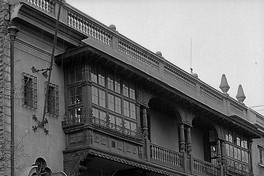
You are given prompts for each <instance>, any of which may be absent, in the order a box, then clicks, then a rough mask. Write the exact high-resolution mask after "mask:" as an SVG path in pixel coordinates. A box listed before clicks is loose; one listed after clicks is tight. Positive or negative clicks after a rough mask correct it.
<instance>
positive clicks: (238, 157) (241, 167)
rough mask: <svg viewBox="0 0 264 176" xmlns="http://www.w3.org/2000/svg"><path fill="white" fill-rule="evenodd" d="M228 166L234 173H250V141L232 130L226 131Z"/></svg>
mask: <svg viewBox="0 0 264 176" xmlns="http://www.w3.org/2000/svg"><path fill="white" fill-rule="evenodd" d="M225 139H226V154H227V165H228V168H229V170H232V171H234V172H246V173H248V172H249V148H248V140H247V139H246V138H245V137H243V136H241V135H239V134H236V133H235V132H233V131H231V130H225Z"/></svg>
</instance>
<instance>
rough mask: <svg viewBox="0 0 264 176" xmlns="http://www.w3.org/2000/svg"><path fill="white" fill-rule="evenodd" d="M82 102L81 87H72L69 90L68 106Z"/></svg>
mask: <svg viewBox="0 0 264 176" xmlns="http://www.w3.org/2000/svg"><path fill="white" fill-rule="evenodd" d="M81 102H82V87H73V88H70V89H69V104H70V105H74V104H79V103H81Z"/></svg>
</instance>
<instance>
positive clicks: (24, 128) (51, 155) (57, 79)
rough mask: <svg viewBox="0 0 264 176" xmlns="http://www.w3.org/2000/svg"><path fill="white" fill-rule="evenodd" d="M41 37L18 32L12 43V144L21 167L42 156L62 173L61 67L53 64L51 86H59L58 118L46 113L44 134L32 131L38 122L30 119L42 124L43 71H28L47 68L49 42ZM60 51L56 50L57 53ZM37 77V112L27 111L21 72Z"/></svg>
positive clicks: (63, 145)
mask: <svg viewBox="0 0 264 176" xmlns="http://www.w3.org/2000/svg"><path fill="white" fill-rule="evenodd" d="M44 39H45V36H42V38H39V39H38V38H37V36H33V35H32V34H30V33H28V32H26V31H23V30H22V31H19V33H18V34H17V39H16V42H15V141H16V142H21V146H22V151H23V156H22V157H20V158H19V159H20V160H21V162H20V163H21V168H24V167H27V166H30V165H31V164H32V163H34V162H35V159H36V158H37V157H39V156H41V157H43V158H44V159H45V160H46V162H47V165H48V167H50V168H51V170H52V172H58V171H63V153H62V151H63V150H64V149H65V143H66V142H65V136H64V133H63V130H62V127H61V121H62V120H63V118H64V114H65V109H64V102H65V101H64V92H65V91H64V85H63V80H64V76H63V72H62V70H61V68H59V67H57V66H56V65H54V67H53V71H52V77H51V83H53V84H56V85H59V117H53V116H49V115H47V114H46V116H45V117H46V118H47V119H48V124H46V125H45V128H46V129H48V130H49V133H48V134H47V135H46V134H45V132H44V130H43V128H38V129H37V130H36V131H35V132H34V131H33V130H32V126H35V125H37V122H36V121H34V120H33V119H32V116H33V115H36V116H37V119H38V120H39V121H42V116H43V109H44V99H45V82H46V81H47V79H46V78H45V77H44V76H43V75H42V72H39V73H33V72H32V70H31V68H32V66H34V67H35V68H36V69H45V68H48V67H49V65H50V58H51V54H50V53H51V51H52V43H48V42H47V40H44ZM61 51H62V49H59V50H56V53H60V52H61ZM23 72H25V73H27V74H30V75H33V76H36V77H37V109H35V110H33V109H29V108H26V107H24V106H22V105H23V100H22V98H23V89H22V85H23V84H22V78H23V77H22V73H23Z"/></svg>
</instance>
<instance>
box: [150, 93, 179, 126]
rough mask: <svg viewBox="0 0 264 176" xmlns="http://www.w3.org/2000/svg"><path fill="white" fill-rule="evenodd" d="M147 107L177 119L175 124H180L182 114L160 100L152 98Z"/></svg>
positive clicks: (166, 102) (171, 105)
mask: <svg viewBox="0 0 264 176" xmlns="http://www.w3.org/2000/svg"><path fill="white" fill-rule="evenodd" d="M148 107H149V108H150V109H154V110H156V111H158V112H161V113H162V114H165V115H168V116H170V117H172V116H173V117H177V122H178V123H182V112H181V110H179V109H178V108H177V107H175V106H174V105H173V104H171V103H169V102H168V101H166V100H163V99H161V98H156V97H153V98H151V99H150V100H149V102H148Z"/></svg>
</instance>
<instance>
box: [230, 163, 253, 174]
mask: <svg viewBox="0 0 264 176" xmlns="http://www.w3.org/2000/svg"><path fill="white" fill-rule="evenodd" d="M227 172H228V173H235V174H237V175H243V176H252V175H253V174H251V173H249V171H248V169H245V168H236V167H232V166H230V165H228V166H227Z"/></svg>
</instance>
